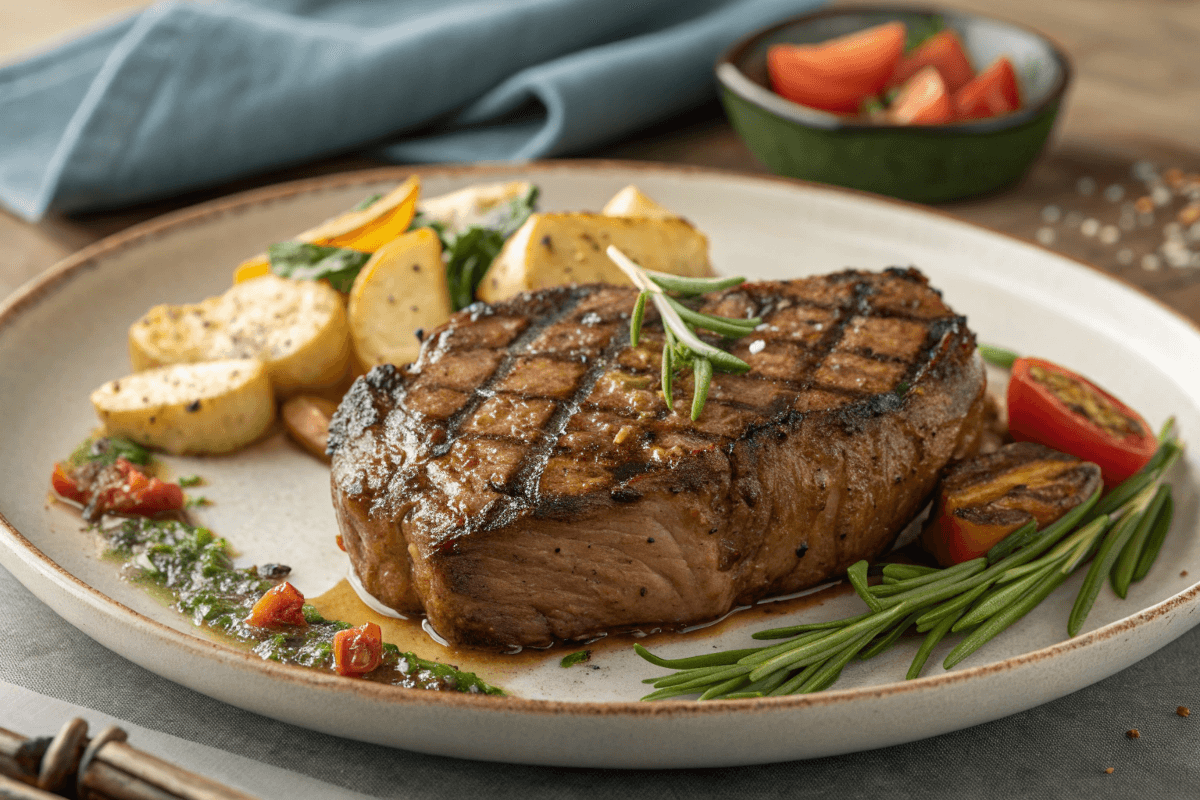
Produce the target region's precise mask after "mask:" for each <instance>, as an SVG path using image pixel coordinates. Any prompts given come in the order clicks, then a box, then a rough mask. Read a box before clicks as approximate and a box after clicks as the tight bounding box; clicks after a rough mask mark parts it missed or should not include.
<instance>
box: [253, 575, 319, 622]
mask: <svg viewBox="0 0 1200 800" xmlns="http://www.w3.org/2000/svg"><path fill="white" fill-rule="evenodd" d="M246 622H247V623H248V624H250V625H254V626H256V627H259V628H278V627H280V626H281V625H300V626H304V625H307V624H308V620H306V619H305V618H304V595H303V594H301V593H300V590H299V589H297V588H296V587H295V586H292V585H291V584H290V583H288V582H287V581H284V582H283V583H281V584H279V585H278V586H274V587H272V588H271V589H268V590H267V591H266V593H265V594H263V596H262V597H260V598H258V602H257V603H255V604H254V608H252V609H250V616H248V617H246Z"/></svg>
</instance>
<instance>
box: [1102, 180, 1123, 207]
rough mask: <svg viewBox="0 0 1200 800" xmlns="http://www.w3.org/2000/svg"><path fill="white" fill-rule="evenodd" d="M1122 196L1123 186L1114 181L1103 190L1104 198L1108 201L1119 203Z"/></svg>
mask: <svg viewBox="0 0 1200 800" xmlns="http://www.w3.org/2000/svg"><path fill="white" fill-rule="evenodd" d="M1124 196H1125V187H1124V186H1122V185H1121V184H1119V183H1114V184H1113V185H1112V186H1109V187H1108V188H1107V189H1105V190H1104V199H1105V200H1107V201H1108V202H1110V203H1119V202H1121V198H1123V197H1124Z"/></svg>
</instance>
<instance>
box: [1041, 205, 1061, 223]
mask: <svg viewBox="0 0 1200 800" xmlns="http://www.w3.org/2000/svg"><path fill="white" fill-rule="evenodd" d="M1060 219H1062V209H1061V208H1059V207H1058V206H1046V207H1045V208H1043V209H1042V222H1045V223H1046V224H1047V225H1049V224H1052V223H1055V222H1058V221H1059V220H1060Z"/></svg>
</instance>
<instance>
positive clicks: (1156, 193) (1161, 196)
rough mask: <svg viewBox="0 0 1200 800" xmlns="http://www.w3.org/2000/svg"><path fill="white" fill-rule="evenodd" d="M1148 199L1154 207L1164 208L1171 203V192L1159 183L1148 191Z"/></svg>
mask: <svg viewBox="0 0 1200 800" xmlns="http://www.w3.org/2000/svg"><path fill="white" fill-rule="evenodd" d="M1150 199H1151V200H1152V201H1153V202H1154V205H1156V206H1165V205H1166V204H1167V203H1169V202H1171V190H1170V189H1168V188H1167V187H1165V186H1163V185H1162V184H1161V183H1160V184H1159V185H1157V186H1155V187H1154V188H1153V189H1151V190H1150Z"/></svg>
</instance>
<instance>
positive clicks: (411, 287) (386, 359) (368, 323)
mask: <svg viewBox="0 0 1200 800" xmlns="http://www.w3.org/2000/svg"><path fill="white" fill-rule="evenodd" d="M452 311H453V309H452V308H451V307H450V292H449V289H448V288H447V286H446V271H445V268H444V267H443V266H442V244H441V242H440V241H438V236H437V234H436V233H434V232H433V230H431V229H430V228H418V229H417V230H415V231H409V232H408V233H406V234H404V235H403V236H401V237H399V238H397V239H394V240H393V241H391V242H389V243H388V244H386V245H384V246H383V247H381V248H379V250H377V251H375V255H373V256H371V260H370V261H368V262H367V263H366V265H364V266H363V268H362V272H360V273H358V277H357V278H356V279H355V280H354V286H353V287H351V289H350V308H349V314H350V333H351V336H352V337H353V340H354V352H355V354H356V355H357V357H358V362H359V364H360V365H361V366H362V368H363V369H364V370H368V369H370V368H371V367H374V366H377V365H379V364H397V365H399V364H407V363H409V362H411V361H415V360H416V358H417V353H419V352H420V351H421V340H420V339H419V338H418V336H417V333H416V332H417V331H418V330H421V329H425V330H431V329H433V328H436V327H437V326H438V325H441V324H442V323H443V322H445V321H446V320H447V319H449V318H450V313H451V312H452Z"/></svg>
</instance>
